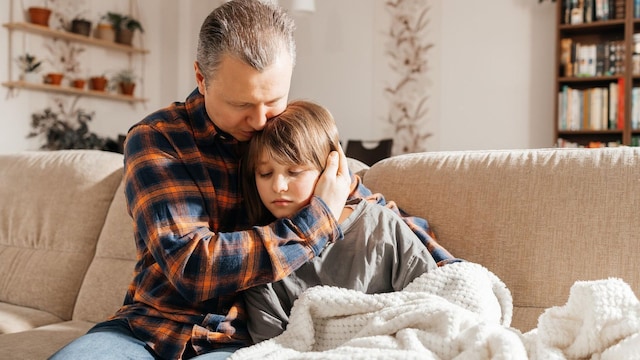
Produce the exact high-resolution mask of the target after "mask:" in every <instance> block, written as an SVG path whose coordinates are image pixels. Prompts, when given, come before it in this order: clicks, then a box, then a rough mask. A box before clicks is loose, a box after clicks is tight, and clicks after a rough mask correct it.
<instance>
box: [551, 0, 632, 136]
mask: <svg viewBox="0 0 640 360" xmlns="http://www.w3.org/2000/svg"><path fill="white" fill-rule="evenodd" d="M607 1H608V3H607V4H609V5H611V6H614V5H615V6H617V7H616V8H615V9H617V10H618V12H617V13H612V12H611V10H612V9H611V6H610V7H609V10H610V11H609V13H606V12H604V13H603V11H602V7H601V8H600V9H598V12H596V9H595V8H594V10H593V11H592V12H591V21H587V16H586V15H584V12H583V16H584V17H583V20H582V23H576V22H579V21H576V20H574V21H573V23H572V20H571V14H567V13H566V12H565V10H566V9H567V6H569V7H570V6H571V5H572V4H582V5H583V6H587V5H588V4H590V3H591V4H593V6H596V4H597V3H599V4H602V3H603V2H607ZM556 3H557V7H558V8H557V9H558V11H557V20H556V25H557V26H556V28H557V31H556V54H557V56H556V62H555V69H556V70H555V90H556V92H555V95H556V98H555V116H554V128H555V138H556V139H557V140H558V141H557V145H558V146H585V147H595V146H613V145H617V144H620V145H638V139H640V124H638V123H637V121H634V120H633V119H638V121H640V117H639V116H634V114H633V112H632V108H633V107H634V106H633V103H634V99H633V96H634V95H635V96H636V97H638V96H639V95H640V71H638V70H637V68H638V67H639V65H638V64H640V54H638V55H637V56H635V57H634V48H635V46H634V34H635V33H640V19H639V18H635V17H634V0H603V1H599V0H578V1H576V0H557V1H556ZM600 6H601V5H600ZM605 9H606V8H605ZM622 10H623V12H624V13H623V14H620V11H622ZM596 13H598V15H597V16H596ZM573 14H574V15H575V16H578V14H579V11H578V10H574V12H573ZM637 36H638V37H640V35H637ZM569 43H570V44H571V45H570V46H569V45H568V44H569ZM576 44H577V45H578V46H576ZM638 47H639V48H640V45H639V46H638ZM639 52H640V51H639ZM634 61H636V63H637V64H636V70H635V71H636V72H637V73H634V64H633V62H634ZM576 69H578V70H576ZM634 87H637V88H638V90H634ZM603 89H606V90H603ZM636 92H637V94H638V95H636ZM613 93H616V94H615V95H612V94H613ZM612 96H613V97H614V98H613V99H612ZM615 98H617V100H620V99H622V100H621V101H622V102H623V105H622V106H620V105H618V104H617V102H616V99H615ZM635 102H640V100H636V101H635ZM569 103H571V104H569ZM612 109H615V111H613V113H612ZM618 111H619V113H618ZM636 112H637V113H638V115H640V109H638V110H636ZM620 116H622V119H620V118H619V117H620Z"/></svg>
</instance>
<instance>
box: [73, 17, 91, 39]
mask: <svg viewBox="0 0 640 360" xmlns="http://www.w3.org/2000/svg"><path fill="white" fill-rule="evenodd" d="M71 32H72V33H76V34H80V35H84V36H89V35H90V34H91V21H88V20H79V19H76V20H73V21H71Z"/></svg>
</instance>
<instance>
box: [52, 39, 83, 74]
mask: <svg viewBox="0 0 640 360" xmlns="http://www.w3.org/2000/svg"><path fill="white" fill-rule="evenodd" d="M44 47H45V49H47V51H48V52H49V57H48V58H47V62H48V63H50V64H51V66H52V67H53V70H52V72H51V73H50V74H48V75H47V77H46V78H45V81H46V82H47V83H49V84H57V81H59V80H58V79H60V80H62V77H64V78H65V79H70V80H73V79H76V78H78V77H79V76H78V75H79V73H80V71H81V63H80V55H81V54H82V53H83V52H84V51H85V48H84V47H83V46H80V45H78V44H75V43H72V42H67V41H53V42H50V43H46V44H45V45H44ZM58 74H59V75H58Z"/></svg>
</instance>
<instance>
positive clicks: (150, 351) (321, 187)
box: [53, 0, 428, 360]
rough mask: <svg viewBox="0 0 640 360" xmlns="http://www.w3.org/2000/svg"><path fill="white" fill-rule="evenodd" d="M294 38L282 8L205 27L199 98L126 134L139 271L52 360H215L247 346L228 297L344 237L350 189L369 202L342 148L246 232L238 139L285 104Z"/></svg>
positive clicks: (228, 12) (248, 8)
mask: <svg viewBox="0 0 640 360" xmlns="http://www.w3.org/2000/svg"><path fill="white" fill-rule="evenodd" d="M293 30H294V24H293V21H292V20H291V19H290V18H289V17H288V15H287V14H286V13H285V12H284V11H283V10H281V9H279V8H277V7H275V6H274V5H270V4H267V3H262V2H260V1H256V0H234V1H230V2H227V3H225V4H223V5H221V6H220V7H219V8H217V9H215V10H214V11H213V12H212V13H211V14H210V15H209V16H208V17H207V18H206V19H205V21H204V23H203V25H202V27H201V30H200V35H199V42H198V50H197V56H196V62H195V64H194V70H195V76H196V81H197V90H195V91H194V92H193V93H191V94H190V95H189V96H188V97H187V99H186V100H185V102H176V103H173V104H172V105H170V106H169V107H167V108H165V109H161V110H159V111H157V112H155V113H152V114H150V115H149V116H147V117H146V118H145V119H143V120H142V121H141V122H139V123H138V124H136V125H134V126H133V127H132V128H131V129H130V130H129V133H128V135H127V141H126V144H125V169H124V171H125V174H124V180H125V185H126V187H125V192H126V197H127V206H128V211H129V213H130V215H131V217H132V219H133V223H134V235H135V240H136V247H137V264H136V267H135V273H134V278H133V281H132V283H131V285H130V286H129V290H128V291H127V294H126V297H125V301H124V304H123V306H122V307H121V308H120V309H119V310H118V311H117V313H116V314H115V315H114V316H113V317H112V318H111V319H109V320H107V321H105V322H102V323H99V324H97V325H96V326H95V327H94V328H93V329H91V330H90V331H89V332H88V333H87V334H85V335H84V336H82V337H80V338H79V339H76V340H75V341H74V342H72V343H71V344H69V345H67V346H66V347H65V348H63V349H61V350H60V351H59V352H58V353H56V354H55V355H54V356H53V359H56V360H57V359H76V358H83V357H88V358H91V359H102V358H104V359H107V358H108V359H114V358H115V359H117V358H134V359H157V358H161V359H182V358H194V357H196V358H198V359H224V358H226V357H227V356H229V355H230V354H231V353H233V351H235V350H236V349H237V348H239V347H242V346H246V345H249V344H250V339H249V336H248V334H247V329H246V321H245V313H244V306H243V305H244V304H243V302H242V297H241V296H240V295H239V294H238V292H239V291H241V290H244V289H247V288H250V287H252V286H256V285H260V284H265V283H269V282H273V281H277V280H280V279H282V278H284V277H285V276H287V275H289V274H290V273H291V272H293V271H294V270H295V269H297V268H298V267H300V266H301V265H302V264H303V263H305V262H306V261H308V260H309V259H311V258H313V257H314V256H316V255H318V254H319V253H320V252H321V250H322V249H323V248H324V246H325V245H326V244H327V243H329V242H334V241H336V240H339V239H341V238H342V233H341V231H340V228H339V226H338V223H337V221H336V218H338V217H339V216H340V212H341V211H342V208H343V207H344V204H345V201H346V199H347V197H348V195H349V193H350V191H351V189H352V187H353V189H354V190H353V191H351V192H352V195H358V196H361V195H368V194H370V192H369V191H368V190H367V189H366V188H364V187H362V186H361V185H359V184H358V183H355V184H353V185H351V177H350V174H349V170H348V167H347V163H346V158H345V156H344V154H343V153H342V151H339V152H333V153H332V154H331V155H330V156H329V159H328V161H327V168H326V170H325V171H324V172H323V174H322V176H321V177H320V179H319V180H318V183H317V186H316V189H315V191H314V197H313V199H312V200H311V203H310V204H309V206H308V207H305V208H303V209H302V210H301V211H300V212H298V213H297V215H296V216H294V217H292V218H290V219H282V220H278V221H276V222H274V223H272V224H270V225H269V226H263V227H251V226H250V225H252V224H249V223H248V221H247V216H246V210H245V208H244V204H243V201H242V196H241V191H240V189H239V181H240V178H239V173H238V169H239V161H240V155H241V152H242V150H243V148H244V146H243V145H244V143H245V142H246V141H248V140H249V139H250V138H251V137H252V135H253V134H254V133H255V132H256V131H259V130H261V129H262V128H263V127H264V125H265V124H266V122H267V121H268V119H269V118H271V117H274V116H276V115H278V114H279V113H281V112H282V111H284V109H285V107H286V105H287V100H288V95H289V87H290V82H291V74H292V71H293V66H294V64H295V42H294V39H293ZM421 230H422V231H424V230H423V229H421ZM414 231H415V230H414ZM425 234H426V233H425ZM425 236H426V237H428V235H425ZM89 354H90V355H89Z"/></svg>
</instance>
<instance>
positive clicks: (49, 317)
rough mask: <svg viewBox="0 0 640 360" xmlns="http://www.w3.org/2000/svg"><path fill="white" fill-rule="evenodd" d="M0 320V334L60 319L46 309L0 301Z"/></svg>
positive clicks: (31, 327) (27, 328)
mask: <svg viewBox="0 0 640 360" xmlns="http://www.w3.org/2000/svg"><path fill="white" fill-rule="evenodd" d="M0 320H1V321H0V334H7V333H12V332H18V331H25V330H29V329H33V328H36V327H38V326H42V325H46V324H52V323H55V322H59V321H62V319H61V318H59V317H57V316H55V315H53V314H51V313H49V312H46V311H42V310H38V309H33V308H29V307H26V306H20V305H13V304H7V303H4V302H0Z"/></svg>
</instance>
